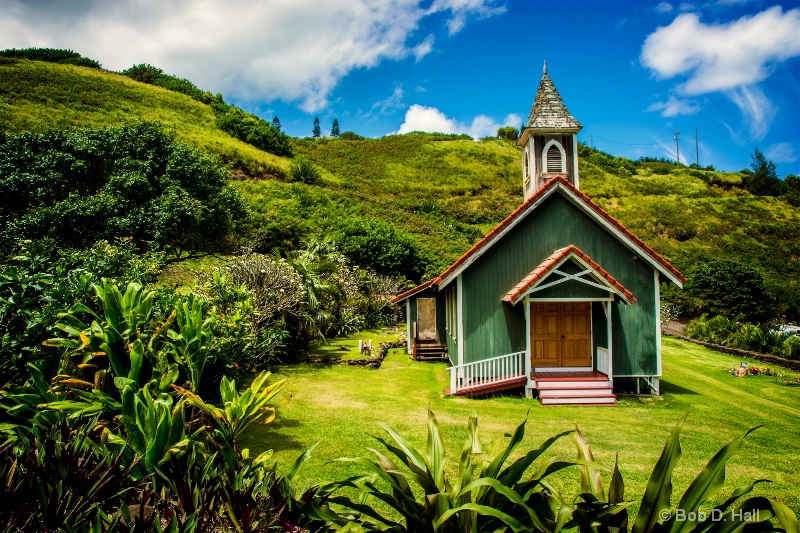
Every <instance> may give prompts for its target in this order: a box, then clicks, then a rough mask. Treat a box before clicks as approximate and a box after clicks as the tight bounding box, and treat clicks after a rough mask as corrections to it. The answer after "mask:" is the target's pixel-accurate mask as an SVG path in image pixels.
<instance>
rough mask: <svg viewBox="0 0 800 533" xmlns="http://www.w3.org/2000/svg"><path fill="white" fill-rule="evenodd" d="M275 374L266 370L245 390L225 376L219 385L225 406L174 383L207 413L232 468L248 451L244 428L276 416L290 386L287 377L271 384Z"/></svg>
mask: <svg viewBox="0 0 800 533" xmlns="http://www.w3.org/2000/svg"><path fill="white" fill-rule="evenodd" d="M271 375H272V374H271V373H270V372H262V373H261V374H259V375H258V376H256V378H255V379H254V380H253V382H252V383H251V384H250V387H248V388H246V389H245V390H244V392H242V393H239V391H238V390H237V389H236V381H235V380H229V379H228V378H227V377H224V376H223V378H222V382H221V383H220V385H219V392H220V396H221V397H222V402H223V405H222V407H215V406H214V405H211V404H208V403H206V402H204V401H203V400H202V398H200V396H198V395H197V394H195V393H193V392H191V391H189V390H186V389H183V388H181V387H178V386H177V385H173V387H174V388H175V390H177V391H178V392H180V393H181V394H182V395H183V396H184V398H186V402H187V403H189V404H190V405H193V406H195V407H197V408H198V409H199V410H200V411H202V412H203V413H204V414H205V415H206V416H207V420H208V423H209V424H210V425H211V427H212V428H213V442H214V443H215V444H216V445H217V446H219V448H220V451H221V453H222V456H223V457H224V458H225V462H226V463H227V464H228V465H229V467H231V468H234V467H235V466H236V465H237V464H238V463H239V458H240V456H241V454H243V453H245V451H244V450H242V449H241V447H240V446H239V441H240V440H241V437H242V434H243V433H244V430H245V429H246V428H247V427H248V426H250V424H253V423H254V422H258V421H261V423H262V424H268V423H269V422H271V421H272V420H273V419H274V418H275V408H274V402H275V399H276V398H277V396H278V395H279V394H280V393H281V392H282V391H283V389H284V388H285V387H286V382H287V380H286V379H282V380H280V381H277V382H275V383H271V384H269V383H267V381H268V380H269V377H270V376H271Z"/></svg>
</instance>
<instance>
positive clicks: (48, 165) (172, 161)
mask: <svg viewBox="0 0 800 533" xmlns="http://www.w3.org/2000/svg"><path fill="white" fill-rule="evenodd" d="M227 180H228V171H227V169H226V168H225V167H224V166H223V164H222V163H221V161H219V160H218V159H216V158H214V157H211V156H208V155H206V154H204V153H201V152H199V151H196V150H193V149H190V148H187V147H185V146H183V145H182V144H180V143H178V142H176V141H175V139H174V137H173V136H172V135H171V134H168V133H167V132H165V131H163V130H162V128H161V126H160V125H158V124H155V123H147V122H139V123H135V124H129V125H125V126H122V127H110V128H89V129H84V130H78V131H69V132H68V131H61V130H50V131H47V132H45V133H42V134H30V133H25V134H20V135H11V136H7V137H5V139H4V140H3V143H2V145H0V186H2V187H3V190H4V191H5V192H6V193H7V194H4V195H2V198H0V228H2V229H0V247H4V248H5V250H6V251H8V250H9V249H10V248H12V249H13V247H14V246H15V245H16V243H17V242H18V241H20V240H24V239H41V238H44V237H47V238H51V239H53V240H55V241H56V242H58V243H60V244H62V245H65V246H70V247H76V248H83V247H87V246H89V245H91V244H92V243H93V242H96V241H98V240H101V239H104V240H108V241H112V240H114V239H116V238H121V237H130V238H132V242H133V243H135V244H136V245H137V246H138V247H139V248H150V249H154V250H166V251H171V252H174V253H176V255H179V254H181V253H182V252H183V251H184V250H190V251H191V250H200V249H220V248H223V247H225V246H227V245H228V243H229V240H230V234H231V232H232V229H233V224H234V221H236V220H238V219H241V218H243V217H244V215H245V211H244V200H243V199H242V198H241V196H240V195H239V194H238V193H237V192H235V191H234V190H233V189H231V188H229V187H228V186H227Z"/></svg>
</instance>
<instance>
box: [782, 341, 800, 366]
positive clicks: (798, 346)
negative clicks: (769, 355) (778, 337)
mask: <svg viewBox="0 0 800 533" xmlns="http://www.w3.org/2000/svg"><path fill="white" fill-rule="evenodd" d="M779 355H782V356H783V357H786V358H787V359H795V360H798V359H800V336H798V335H792V336H791V337H789V338H787V339H784V341H783V343H782V346H781V353H780V354H779Z"/></svg>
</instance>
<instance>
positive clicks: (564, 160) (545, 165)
mask: <svg viewBox="0 0 800 533" xmlns="http://www.w3.org/2000/svg"><path fill="white" fill-rule="evenodd" d="M551 146H555V147H556V148H558V151H559V152H561V170H559V171H558V173H561V174H565V173H566V172H567V153H566V152H565V151H564V147H563V146H561V143H560V142H558V141H557V140H555V139H553V140H551V141H550V142H548V143H547V144H545V145H544V149H543V150H542V167H543V168H544V169H545V170H546V172H545V173H546V174H553V172H550V165H549V164H548V161H547V152H548V151H549V150H550V147H551Z"/></svg>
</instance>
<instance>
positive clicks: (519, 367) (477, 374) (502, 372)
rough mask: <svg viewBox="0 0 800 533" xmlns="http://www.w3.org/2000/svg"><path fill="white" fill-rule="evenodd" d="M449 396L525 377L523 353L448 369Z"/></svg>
mask: <svg viewBox="0 0 800 533" xmlns="http://www.w3.org/2000/svg"><path fill="white" fill-rule="evenodd" d="M447 370H449V371H450V394H455V393H456V392H458V391H459V390H462V389H466V388H473V387H484V386H487V385H497V384H500V383H503V382H506V381H513V380H515V379H519V378H522V377H525V376H526V373H525V352H524V351H522V352H514V353H510V354H506V355H499V356H497V357H492V358H491V359H485V360H483V361H475V362H473V363H466V364H463V365H455V366H451V367H449V368H448V369H447Z"/></svg>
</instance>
